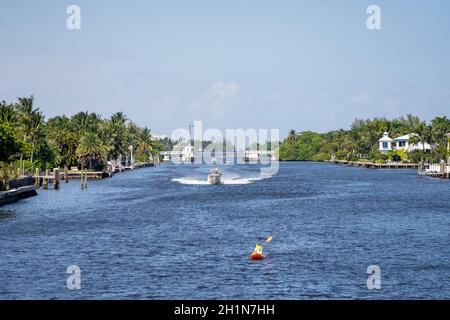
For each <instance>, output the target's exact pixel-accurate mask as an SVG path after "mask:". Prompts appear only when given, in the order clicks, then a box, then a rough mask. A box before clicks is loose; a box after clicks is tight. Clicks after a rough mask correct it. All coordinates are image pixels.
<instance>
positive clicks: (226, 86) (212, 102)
mask: <svg viewBox="0 0 450 320" xmlns="http://www.w3.org/2000/svg"><path fill="white" fill-rule="evenodd" d="M240 93H241V87H240V86H239V84H238V83H237V82H222V81H219V82H216V83H214V84H213V85H212V86H211V87H210V88H209V90H208V91H207V92H206V93H205V94H204V95H203V96H202V97H200V98H199V99H198V100H197V101H194V102H193V103H192V104H191V106H192V107H193V109H194V110H196V111H201V112H208V113H210V114H212V115H213V116H215V117H221V116H223V115H224V113H225V111H227V110H228V109H230V108H232V107H233V100H234V99H235V98H237V97H238V96H239V95H240Z"/></svg>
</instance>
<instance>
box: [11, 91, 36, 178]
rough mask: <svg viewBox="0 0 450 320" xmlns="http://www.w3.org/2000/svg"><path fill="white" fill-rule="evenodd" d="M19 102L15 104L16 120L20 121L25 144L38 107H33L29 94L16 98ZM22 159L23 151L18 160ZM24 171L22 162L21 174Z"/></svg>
mask: <svg viewBox="0 0 450 320" xmlns="http://www.w3.org/2000/svg"><path fill="white" fill-rule="evenodd" d="M18 100H19V102H18V103H17V104H16V109H17V111H18V121H19V123H20V125H19V130H20V131H21V133H22V135H23V142H24V143H25V144H27V143H28V142H29V140H30V139H29V137H30V135H32V131H33V126H34V124H35V120H36V116H35V114H36V113H39V108H36V109H35V108H34V97H33V96H32V95H31V96H30V97H29V98H18ZM22 160H23V153H22V154H21V155H20V161H22ZM23 173H24V167H23V162H22V174H23Z"/></svg>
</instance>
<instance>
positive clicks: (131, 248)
mask: <svg viewBox="0 0 450 320" xmlns="http://www.w3.org/2000/svg"><path fill="white" fill-rule="evenodd" d="M223 169H224V170H225V171H226V178H227V179H228V180H227V183H228V184H225V185H219V186H208V185H204V184H203V182H202V181H205V180H206V173H207V172H208V170H209V168H208V167H201V166H193V165H179V166H175V165H162V166H160V167H157V168H146V169H140V170H136V171H134V172H125V173H122V174H118V175H116V176H114V177H113V178H112V179H106V180H101V181H89V188H88V189H87V190H81V189H80V187H79V181H75V180H73V181H70V183H68V184H65V183H63V184H62V187H61V190H60V191H54V190H47V191H43V190H41V191H40V192H39V196H38V197H34V198H29V199H26V200H23V201H21V202H18V203H16V204H12V205H9V206H4V207H2V208H1V209H0V275H1V276H0V298H2V299H17V298H20V299H331V298H336V299H355V298H358V299H388V298H398V299H407V298H410V299H423V298H427V299H439V298H440V299H449V298H450V235H449V230H450V201H449V191H450V181H448V180H438V179H430V178H422V179H418V178H417V176H416V174H415V172H414V171H413V170H386V171H384V170H369V169H363V168H350V167H345V166H337V165H331V164H319V163H282V164H281V168H280V172H279V173H278V175H276V176H274V177H272V178H267V179H261V180H259V179H258V168H257V167H255V166H224V167H223ZM268 234H272V235H273V236H274V240H273V241H272V243H270V244H269V245H267V246H265V248H264V250H265V253H266V254H267V259H265V260H263V261H250V260H249V259H248V255H249V253H250V252H251V251H252V249H253V248H254V245H255V242H256V241H257V239H258V238H261V237H264V236H266V235H268ZM73 264H75V265H78V266H79V267H80V268H81V286H82V289H81V290H68V289H67V288H66V279H67V277H68V276H69V275H68V274H66V269H67V267H68V266H69V265H73ZM369 265H378V266H380V268H381V281H382V282H381V290H368V289H367V285H366V283H367V277H368V276H369V275H368V274H366V270H367V267H368V266H369Z"/></svg>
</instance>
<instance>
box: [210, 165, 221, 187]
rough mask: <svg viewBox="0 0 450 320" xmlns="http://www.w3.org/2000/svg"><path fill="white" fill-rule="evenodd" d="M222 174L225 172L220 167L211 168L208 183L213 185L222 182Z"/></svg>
mask: <svg viewBox="0 0 450 320" xmlns="http://www.w3.org/2000/svg"><path fill="white" fill-rule="evenodd" d="M222 176H223V173H222V172H221V171H220V170H219V169H218V168H214V169H211V171H209V173H208V183H209V184H212V185H216V184H220V179H221V178H222Z"/></svg>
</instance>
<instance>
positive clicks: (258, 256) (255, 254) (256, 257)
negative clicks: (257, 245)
mask: <svg viewBox="0 0 450 320" xmlns="http://www.w3.org/2000/svg"><path fill="white" fill-rule="evenodd" d="M264 258H265V257H264V255H262V254H261V253H258V252H255V251H253V252H252V254H251V255H250V260H263V259H264Z"/></svg>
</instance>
